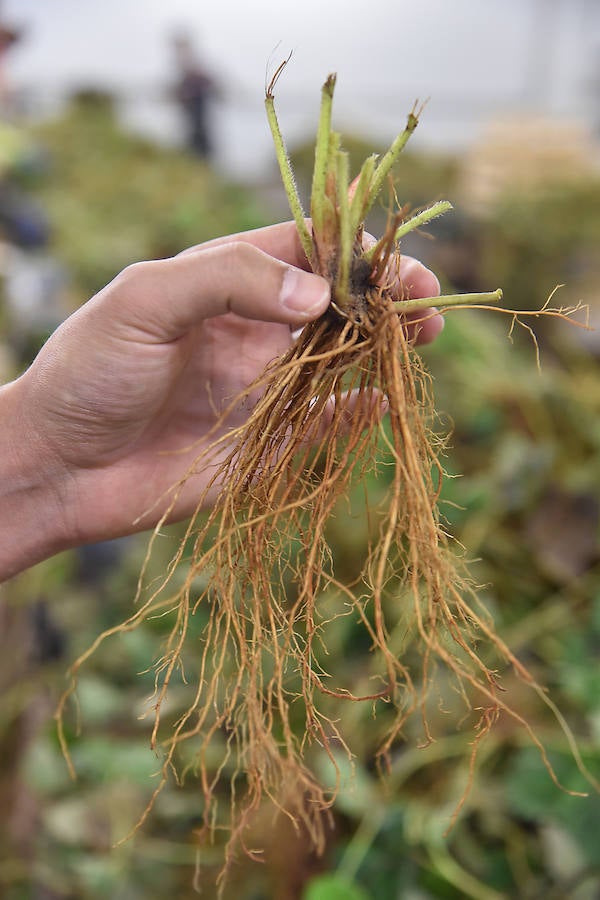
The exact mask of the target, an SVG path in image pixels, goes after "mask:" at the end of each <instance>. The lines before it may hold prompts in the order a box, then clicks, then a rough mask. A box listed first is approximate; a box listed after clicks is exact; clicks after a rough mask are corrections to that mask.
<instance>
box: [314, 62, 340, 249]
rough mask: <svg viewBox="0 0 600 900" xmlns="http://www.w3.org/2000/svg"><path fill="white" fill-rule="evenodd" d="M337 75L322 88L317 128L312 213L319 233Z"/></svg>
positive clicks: (330, 78)
mask: <svg viewBox="0 0 600 900" xmlns="http://www.w3.org/2000/svg"><path fill="white" fill-rule="evenodd" d="M335 81H336V76H335V74H331V75H329V76H328V78H327V81H326V82H325V84H324V85H323V87H322V88H321V112H320V115H319V127H318V130H317V142H316V145H315V165H314V169H313V180H312V191H311V201H310V214H311V217H312V224H313V229H314V231H316V232H317V233H318V234H320V233H321V231H322V229H323V198H324V196H325V181H326V177H327V162H328V158H329V141H330V132H331V106H332V101H333V91H334V88H335Z"/></svg>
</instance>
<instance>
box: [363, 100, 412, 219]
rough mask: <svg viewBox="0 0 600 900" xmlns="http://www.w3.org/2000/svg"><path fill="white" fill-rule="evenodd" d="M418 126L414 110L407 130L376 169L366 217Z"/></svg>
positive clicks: (409, 115)
mask: <svg viewBox="0 0 600 900" xmlns="http://www.w3.org/2000/svg"><path fill="white" fill-rule="evenodd" d="M418 124H419V117H418V113H416V112H415V110H414V109H413V110H412V112H410V113H409V114H408V119H407V120H406V128H405V129H404V131H403V132H402V134H399V135H398V137H397V138H396V140H395V141H394V142H393V144H392V146H391V147H390V149H389V150H388V151H387V153H386V154H385V155H384V156H383V158H382V160H381V162H380V163H379V165H378V166H377V168H376V169H375V174H374V175H373V180H372V181H371V189H370V191H369V197H368V200H367V203H366V207H365V215H366V214H367V213H368V211H369V210H370V209H371V207H372V206H373V204H374V203H375V200H376V199H377V196H378V194H379V192H380V190H381V188H382V187H383V183H384V181H385V179H386V178H387V176H388V175H389V173H390V170H391V168H392V166H393V165H394V163H395V162H396V160H397V159H398V157H399V156H400V154H401V153H402V151H403V150H404V148H405V146H406V144H407V143H408V140H409V138H410V136H411V134H412V133H413V131H414V130H415V128H416V127H417V125H418Z"/></svg>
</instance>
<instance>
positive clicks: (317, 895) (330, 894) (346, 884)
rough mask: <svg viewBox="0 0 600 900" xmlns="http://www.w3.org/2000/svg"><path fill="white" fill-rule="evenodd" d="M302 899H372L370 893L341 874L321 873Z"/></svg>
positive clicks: (311, 883) (314, 879)
mask: <svg viewBox="0 0 600 900" xmlns="http://www.w3.org/2000/svg"><path fill="white" fill-rule="evenodd" d="M302 900H371V898H370V896H369V894H367V892H366V891H365V890H364V889H363V888H361V887H359V885H356V884H353V883H352V882H350V881H346V879H345V878H342V877H341V876H339V875H319V876H318V878H313V880H312V881H311V882H310V884H309V885H308V887H307V888H306V890H305V891H304V894H303V895H302Z"/></svg>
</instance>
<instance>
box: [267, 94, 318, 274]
mask: <svg viewBox="0 0 600 900" xmlns="http://www.w3.org/2000/svg"><path fill="white" fill-rule="evenodd" d="M265 108H266V110H267V120H268V122H269V127H270V129H271V134H272V135H273V143H274V145H275V154H276V156H277V162H278V164H279V171H280V172H281V179H282V181H283V187H284V189H285V193H286V195H287V198H288V203H289V205H290V209H291V211H292V215H293V217H294V222H295V223H296V228H297V229H298V235H299V237H300V241H301V243H302V248H303V250H304V252H305V253H306V258H307V259H308V260H309V261H310V260H312V256H313V244H312V238H311V236H310V234H309V232H308V228H307V227H306V221H305V216H304V210H303V209H302V204H301V202H300V197H299V196H298V189H297V187H296V181H295V179H294V173H293V171H292V166H291V163H290V159H289V156H288V153H287V150H286V148H285V142H284V140H283V135H282V134H281V129H280V128H279V122H278V121H277V114H276V113H275V102H274V97H273V94H271V93H270V92H267V96H266V97H265Z"/></svg>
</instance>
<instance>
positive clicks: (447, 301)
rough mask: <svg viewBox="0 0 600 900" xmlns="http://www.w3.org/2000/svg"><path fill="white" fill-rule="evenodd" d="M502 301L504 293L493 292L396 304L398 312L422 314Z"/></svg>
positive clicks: (452, 295)
mask: <svg viewBox="0 0 600 900" xmlns="http://www.w3.org/2000/svg"><path fill="white" fill-rule="evenodd" d="M501 300H502V291H501V290H500V288H498V290H497V291H491V292H489V293H484V294H445V295H443V296H441V297H417V298H415V299H414V300H396V302H395V303H394V306H395V308H396V309H397V310H398V312H401V313H407V312H420V311H421V310H424V309H430V308H431V307H432V306H437V307H438V308H439V309H441V310H444V309H446V308H447V307H451V306H472V305H476V306H479V305H480V306H487V305H488V304H490V303H499V302H500V301H501Z"/></svg>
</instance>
